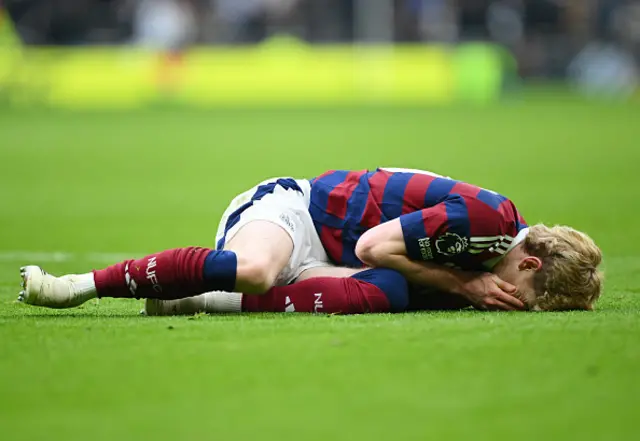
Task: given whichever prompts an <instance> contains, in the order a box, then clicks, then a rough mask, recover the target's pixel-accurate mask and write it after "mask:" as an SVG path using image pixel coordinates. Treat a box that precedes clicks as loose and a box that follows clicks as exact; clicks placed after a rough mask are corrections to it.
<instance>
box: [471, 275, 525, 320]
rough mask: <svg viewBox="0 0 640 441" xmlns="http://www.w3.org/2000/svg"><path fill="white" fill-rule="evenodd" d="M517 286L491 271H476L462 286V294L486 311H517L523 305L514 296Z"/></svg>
mask: <svg viewBox="0 0 640 441" xmlns="http://www.w3.org/2000/svg"><path fill="white" fill-rule="evenodd" d="M516 291H517V288H516V287H515V286H514V285H512V284H510V283H507V282H505V281H504V280H502V279H501V278H500V277H498V276H496V275H495V274H491V273H476V274H474V275H472V276H471V277H470V278H469V279H468V280H467V281H466V282H465V283H464V284H463V287H462V295H463V296H464V297H466V298H467V300H469V301H470V302H471V303H472V304H473V305H474V306H475V307H476V308H478V309H482V310H486V311H496V310H497V311H519V310H524V309H525V306H524V303H522V302H521V301H520V300H519V299H517V298H516V297H514V294H515V293H516Z"/></svg>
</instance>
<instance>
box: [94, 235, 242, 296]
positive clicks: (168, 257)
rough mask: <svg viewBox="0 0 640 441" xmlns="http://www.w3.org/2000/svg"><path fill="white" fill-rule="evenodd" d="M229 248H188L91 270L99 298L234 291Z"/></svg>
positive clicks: (233, 262) (233, 267)
mask: <svg viewBox="0 0 640 441" xmlns="http://www.w3.org/2000/svg"><path fill="white" fill-rule="evenodd" d="M236 270H237V258H236V255H235V253H234V252H232V251H214V250H211V249H209V248H200V247H187V248H176V249H172V250H167V251H162V252H159V253H155V254H151V255H149V256H145V257H143V258H142V259H132V260H125V261H124V262H120V263H117V264H115V265H112V266H110V267H107V268H105V269H102V270H97V271H94V272H93V276H94V280H95V286H96V290H97V294H98V297H121V298H151V299H161V300H171V299H180V298H185V297H191V296H195V295H198V294H202V293H204V292H207V291H213V290H220V291H233V288H234V287H235V283H236Z"/></svg>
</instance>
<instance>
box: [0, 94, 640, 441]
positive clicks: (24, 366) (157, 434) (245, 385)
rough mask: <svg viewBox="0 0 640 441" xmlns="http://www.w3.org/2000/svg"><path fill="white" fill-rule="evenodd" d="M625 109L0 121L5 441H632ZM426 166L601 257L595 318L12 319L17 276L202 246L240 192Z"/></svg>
mask: <svg viewBox="0 0 640 441" xmlns="http://www.w3.org/2000/svg"><path fill="white" fill-rule="evenodd" d="M639 114H640V108H638V105H637V104H635V105H625V106H614V105H610V104H587V103H582V102H579V101H576V100H572V99H565V100H560V99H550V100H546V99H535V100H531V101H527V102H511V103H506V104H502V105H496V106H492V107H483V108H462V107H450V108H442V109H381V108H377V109H328V108H327V109H322V110H310V109H304V110H303V109H298V110H227V111H223V110H217V111H204V110H202V111H195V110H176V109H173V110H167V109H164V110H163V109H155V110H146V111H131V112H127V113H116V112H102V113H98V112H95V113H50V112H44V111H38V112H36V111H18V112H9V111H6V110H5V111H2V112H0V437H1V438H2V439H4V440H11V441H14V440H29V439H32V440H35V439H45V438H46V439H50V440H65V441H71V440H87V439H89V440H93V441H99V440H109V441H112V440H128V439H149V440H154V441H160V440H169V439H218V440H236V439H268V440H285V439H286V440H288V439H292V440H332V441H338V440H353V439H362V440H425V439H433V440H453V439H456V440H491V441H494V440H510V441H511V440H518V441H525V440H532V441H533V440H561V439H575V440H580V441H584V440H603V441H605V440H606V441H611V440H631V439H638V437H640V429H639V428H638V415H639V412H640V411H639V408H640V324H639V318H640V298H639V295H640V254H639V251H638V247H639V245H640V228H638V218H639V216H640V176H639V170H638V167H639V165H640V149H638V140H639V139H640V125H638V115H639ZM376 166H389V167H391V166H396V167H411V168H423V169H428V170H432V171H435V172H439V173H443V174H447V175H449V176H452V177H455V178H458V179H464V180H467V181H470V182H473V183H476V184H479V185H482V186H484V187H487V188H491V189H494V190H497V191H500V192H502V193H505V194H507V195H508V196H510V197H511V198H512V199H513V200H514V201H515V202H516V204H517V205H518V206H519V208H520V209H521V211H522V212H523V214H524V215H525V217H526V219H527V220H528V221H529V222H530V223H534V222H539V221H544V222H547V223H562V224H570V225H572V226H575V227H576V228H580V229H583V230H585V231H587V232H588V233H590V234H591V235H592V236H593V237H594V238H595V239H596V240H597V241H598V243H599V244H600V245H601V247H602V249H603V251H604V254H605V270H606V273H607V281H606V289H605V293H604V296H603V298H602V301H601V302H600V304H599V305H598V306H599V307H598V310H597V311H596V312H594V313H564V314H527V313H478V312H459V313H423V314H406V315H370V316H354V317H337V316H305V315H295V314H291V315H289V314H282V315H252V316H249V315H240V316H197V317H191V318H186V317H174V318H149V317H140V316H138V311H139V310H140V308H141V306H142V304H141V302H139V301H133V300H125V301H109V300H103V301H101V302H99V303H98V302H90V303H89V304H87V305H85V306H84V307H81V308H78V309H75V310H67V311H50V310H45V309H36V308H31V307H27V306H25V305H21V304H18V303H17V302H16V301H15V298H16V296H17V294H18V290H19V285H18V284H19V277H18V268H19V267H20V266H21V265H24V264H28V263H35V264H41V265H43V266H44V267H45V268H47V269H48V270H49V271H50V272H52V273H54V274H55V273H65V272H84V271H88V270H91V269H92V268H97V267H102V266H105V265H107V264H109V263H111V260H113V259H120V258H123V257H127V256H130V257H137V256H140V255H143V254H145V253H149V252H153V251H157V250H160V249H165V248H171V247H176V246H186V245H204V246H211V245H212V244H213V236H214V234H215V228H216V224H217V221H218V217H219V216H220V215H221V213H222V211H223V210H224V208H225V207H226V204H227V202H228V201H229V200H230V199H231V198H232V197H233V196H235V195H236V194H238V193H240V192H241V191H244V190H246V189H247V188H249V187H251V186H253V185H254V184H255V183H257V182H259V181H260V180H263V179H265V178H269V177H273V176H282V175H294V176H296V177H311V176H314V175H316V174H319V173H321V172H323V171H325V170H327V169H332V168H355V169H361V168H373V167H376Z"/></svg>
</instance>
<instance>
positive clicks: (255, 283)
mask: <svg viewBox="0 0 640 441" xmlns="http://www.w3.org/2000/svg"><path fill="white" fill-rule="evenodd" d="M279 273H280V268H277V267H275V266H274V264H273V262H270V261H268V260H266V259H262V258H252V259H248V260H245V261H244V262H242V263H239V264H238V271H237V276H236V286H237V287H239V288H240V290H241V291H242V292H244V293H245V294H264V293H265V292H267V291H268V290H269V289H270V288H271V287H273V285H274V284H275V281H276V278H277V277H278V274H279Z"/></svg>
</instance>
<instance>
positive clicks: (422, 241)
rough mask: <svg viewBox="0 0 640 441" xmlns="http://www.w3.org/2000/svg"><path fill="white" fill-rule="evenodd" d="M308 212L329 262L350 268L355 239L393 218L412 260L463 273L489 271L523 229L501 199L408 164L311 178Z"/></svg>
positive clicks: (517, 216)
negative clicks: (397, 222)
mask: <svg viewBox="0 0 640 441" xmlns="http://www.w3.org/2000/svg"><path fill="white" fill-rule="evenodd" d="M309 211H310V213H311V217H312V218H313V221H314V224H315V227H316V230H317V232H318V235H319V236H320V239H321V241H322V244H323V245H324V247H325V249H326V251H327V253H328V254H329V256H330V257H331V259H332V260H333V261H334V262H335V263H336V264H339V265H347V266H354V267H357V266H361V265H362V262H360V260H359V259H358V258H357V257H356V255H355V246H356V243H357V241H358V239H359V238H360V236H362V234H363V233H364V232H365V231H367V230H369V229H371V228H373V227H375V226H377V225H380V224H382V223H384V222H387V221H390V220H393V219H396V218H400V223H401V225H402V231H403V235H404V240H405V244H406V247H407V254H408V256H409V257H410V258H411V259H414V260H423V261H433V262H435V263H439V264H444V265H450V266H456V267H459V268H462V269H468V270H473V269H476V270H481V269H487V268H488V267H489V268H490V267H491V266H492V265H493V263H495V262H496V261H497V260H499V259H500V257H501V256H502V255H504V253H506V252H507V251H508V250H509V249H510V246H511V244H512V242H513V241H514V238H515V237H516V236H517V235H518V233H519V232H520V231H521V230H523V229H524V228H526V226H527V225H526V222H525V220H524V219H523V218H522V216H521V215H520V214H519V213H518V210H517V209H516V207H515V205H514V204H513V202H511V201H510V200H509V199H508V198H506V197H505V196H502V195H500V194H498V193H496V192H493V191H491V190H486V189H483V188H480V187H477V186H475V185H471V184H467V183H465V182H461V181H456V180H454V179H450V178H446V177H443V176H439V175H436V174H433V173H430V172H424V171H420V170H406V169H377V170H375V171H368V170H362V171H347V170H332V171H328V172H326V173H324V174H323V175H321V176H318V177H317V178H314V179H312V180H311V204H310V207H309Z"/></svg>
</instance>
